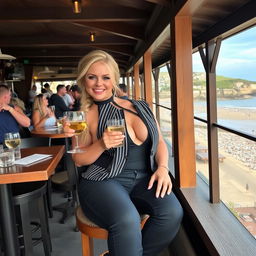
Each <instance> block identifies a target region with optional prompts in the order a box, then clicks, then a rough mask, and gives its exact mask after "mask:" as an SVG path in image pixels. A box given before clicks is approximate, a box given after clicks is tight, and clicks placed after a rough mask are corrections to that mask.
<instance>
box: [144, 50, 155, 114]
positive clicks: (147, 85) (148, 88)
mask: <svg viewBox="0 0 256 256" xmlns="http://www.w3.org/2000/svg"><path fill="white" fill-rule="evenodd" d="M151 57H152V55H151V51H150V50H147V51H146V52H145V53H144V56H143V67H144V97H145V100H146V102H147V103H148V104H149V107H150V108H151V110H153V100H152V78H151V74H152V60H151Z"/></svg>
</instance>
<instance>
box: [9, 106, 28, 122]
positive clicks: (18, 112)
mask: <svg viewBox="0 0 256 256" xmlns="http://www.w3.org/2000/svg"><path fill="white" fill-rule="evenodd" d="M5 109H6V110H8V111H9V112H10V113H11V115H12V116H13V117H14V118H15V119H16V121H17V122H18V123H19V125H21V126H23V127H29V126H30V119H29V118H28V117H27V116H26V115H25V114H24V113H23V111H22V109H21V108H20V107H18V106H14V107H11V106H9V105H6V108H5Z"/></svg>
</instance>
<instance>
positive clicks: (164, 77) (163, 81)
mask: <svg viewBox="0 0 256 256" xmlns="http://www.w3.org/2000/svg"><path fill="white" fill-rule="evenodd" d="M216 81H217V96H218V97H219V98H250V97H252V96H255V95H256V81H249V80H245V79H239V78H231V77H225V76H218V75H217V76H216ZM159 87H160V93H161V94H162V96H164V94H165V92H169V91H170V79H169V74H168V72H161V73H160V76H159ZM193 92H194V98H196V99H204V98H205V97H206V76H205V73H204V72H193Z"/></svg>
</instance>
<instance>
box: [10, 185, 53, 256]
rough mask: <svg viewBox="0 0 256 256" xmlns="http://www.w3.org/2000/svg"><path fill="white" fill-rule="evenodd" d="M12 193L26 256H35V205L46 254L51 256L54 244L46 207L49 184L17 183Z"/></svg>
mask: <svg viewBox="0 0 256 256" xmlns="http://www.w3.org/2000/svg"><path fill="white" fill-rule="evenodd" d="M12 193H13V201H14V204H15V206H16V216H17V219H18V220H17V223H18V227H19V231H21V232H19V233H21V235H19V238H22V237H23V243H24V250H25V255H26V256H32V255H33V238H32V229H31V214H30V205H31V204H32V203H34V204H35V205H36V208H37V211H38V217H39V220H40V224H39V227H40V229H41V240H42V241H43V247H44V252H45V255H46V256H50V255H51V251H52V244H51V238H50V230H49V223H48V217H47V206H46V194H47V183H46V182H45V181H42V182H41V181H39V182H28V183H17V184H14V186H12Z"/></svg>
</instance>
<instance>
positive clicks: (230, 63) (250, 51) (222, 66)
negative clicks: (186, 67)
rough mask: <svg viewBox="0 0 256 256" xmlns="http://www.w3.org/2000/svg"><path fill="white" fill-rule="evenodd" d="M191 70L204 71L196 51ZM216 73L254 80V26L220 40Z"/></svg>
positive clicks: (255, 37)
mask: <svg viewBox="0 0 256 256" xmlns="http://www.w3.org/2000/svg"><path fill="white" fill-rule="evenodd" d="M193 72H204V68H203V65H202V62H201V59H200V56H199V54H198V53H195V54H193ZM216 73H217V75H222V76H227V77H232V78H242V79H246V80H250V81H256V26H254V27H252V28H250V29H247V30H245V31H243V32H241V33H239V34H236V35H234V36H232V37H230V38H227V39H225V40H223V41H222V43H221V48H220V53H219V58H218V61H217V67H216Z"/></svg>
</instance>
